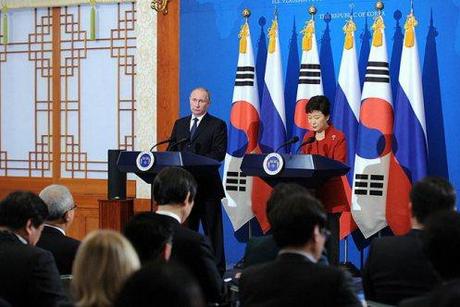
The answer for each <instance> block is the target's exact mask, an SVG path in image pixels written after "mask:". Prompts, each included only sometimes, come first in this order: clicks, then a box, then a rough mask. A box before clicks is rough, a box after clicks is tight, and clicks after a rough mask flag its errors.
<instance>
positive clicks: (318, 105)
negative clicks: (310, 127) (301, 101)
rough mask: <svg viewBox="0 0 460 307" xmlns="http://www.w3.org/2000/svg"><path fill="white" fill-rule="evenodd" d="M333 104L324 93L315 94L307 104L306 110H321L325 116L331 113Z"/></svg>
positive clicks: (307, 111) (309, 111) (308, 111)
mask: <svg viewBox="0 0 460 307" xmlns="http://www.w3.org/2000/svg"><path fill="white" fill-rule="evenodd" d="M330 109H331V104H330V102H329V99H328V98H327V97H326V96H324V95H318V96H313V97H311V98H310V100H309V101H308V103H307V105H306V106H305V112H306V113H307V114H308V113H311V112H313V111H320V112H321V113H323V114H324V116H328V115H330V114H331V111H330Z"/></svg>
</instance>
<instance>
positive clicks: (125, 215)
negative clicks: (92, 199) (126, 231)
mask: <svg viewBox="0 0 460 307" xmlns="http://www.w3.org/2000/svg"><path fill="white" fill-rule="evenodd" d="M98 203H99V228H101V229H103V228H105V229H113V230H117V231H122V230H123V228H124V227H125V225H126V223H128V221H129V219H130V218H131V217H132V216H133V215H134V201H133V199H113V200H107V199H100V200H98Z"/></svg>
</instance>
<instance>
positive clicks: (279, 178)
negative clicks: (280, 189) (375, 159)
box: [240, 154, 350, 189]
mask: <svg viewBox="0 0 460 307" xmlns="http://www.w3.org/2000/svg"><path fill="white" fill-rule="evenodd" d="M268 155H270V154H247V155H245V156H244V158H243V161H242V162H241V167H240V168H241V171H243V173H244V174H246V175H247V176H254V177H259V178H261V179H262V180H264V181H265V182H266V183H268V184H269V185H270V186H272V187H273V186H275V185H277V184H278V183H281V182H294V183H298V184H300V185H302V186H304V187H307V188H310V189H316V188H318V187H320V186H322V185H323V184H324V183H325V182H326V181H327V180H329V179H330V178H332V177H338V176H342V175H345V174H347V173H348V171H349V170H350V167H348V166H347V165H345V164H343V163H341V162H339V161H336V160H332V159H329V158H326V157H323V156H320V155H304V154H300V155H294V154H280V155H279V156H281V157H282V159H283V164H284V165H283V167H282V168H281V170H280V171H279V172H278V173H277V174H276V175H270V174H268V173H267V172H266V171H265V169H264V161H265V159H266V157H267V156H268Z"/></svg>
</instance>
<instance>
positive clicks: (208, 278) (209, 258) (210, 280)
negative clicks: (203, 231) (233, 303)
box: [197, 237, 223, 302]
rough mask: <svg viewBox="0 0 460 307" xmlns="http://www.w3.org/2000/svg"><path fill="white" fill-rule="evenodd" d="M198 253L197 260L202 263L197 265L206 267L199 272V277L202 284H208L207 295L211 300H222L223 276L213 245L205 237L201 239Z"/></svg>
mask: <svg viewBox="0 0 460 307" xmlns="http://www.w3.org/2000/svg"><path fill="white" fill-rule="evenodd" d="M198 253H199V257H197V261H199V262H201V264H200V265H199V266H197V267H201V268H203V269H204V272H201V273H199V278H200V279H201V284H202V285H206V287H205V289H203V290H204V291H205V292H206V297H208V299H209V301H210V302H220V300H221V298H222V290H223V282H222V278H221V277H220V274H219V271H218V270H217V266H216V260H215V257H214V254H213V253H212V250H211V246H210V245H209V243H208V242H207V241H206V239H205V238H203V237H202V238H201V241H200V249H199V251H198Z"/></svg>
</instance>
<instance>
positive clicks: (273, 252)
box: [244, 183, 329, 268]
mask: <svg viewBox="0 0 460 307" xmlns="http://www.w3.org/2000/svg"><path fill="white" fill-rule="evenodd" d="M295 193H307V194H309V192H308V190H307V189H306V188H304V187H302V186H300V185H298V184H292V183H290V184H287V183H280V184H278V185H276V187H275V188H274V189H273V191H272V193H271V195H270V198H269V199H268V201H267V207H266V213H267V218H268V221H269V222H270V223H271V221H270V211H271V210H273V209H274V208H275V207H276V206H278V205H279V204H280V203H282V202H283V199H284V198H285V197H287V196H288V195H291V194H295ZM279 250H280V249H279V247H278V245H276V242H275V239H274V238H273V235H272V234H267V235H264V236H261V237H252V238H251V239H250V240H249V241H248V243H247V245H246V249H245V251H244V267H245V268H247V267H249V266H251V265H255V264H259V263H264V262H269V261H272V260H275V259H276V256H277V255H278V252H279ZM324 252H325V250H324V251H323V255H322V256H321V258H320V259H319V261H318V263H321V264H324V265H328V264H329V262H328V260H327V255H325V254H324Z"/></svg>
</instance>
